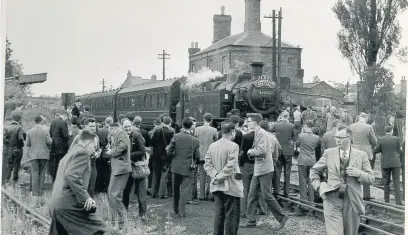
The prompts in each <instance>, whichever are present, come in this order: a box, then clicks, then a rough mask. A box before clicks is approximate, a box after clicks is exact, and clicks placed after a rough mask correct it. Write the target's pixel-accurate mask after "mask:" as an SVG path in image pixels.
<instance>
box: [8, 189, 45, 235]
mask: <svg viewBox="0 0 408 235" xmlns="http://www.w3.org/2000/svg"><path fill="white" fill-rule="evenodd" d="M1 194H2V195H3V197H5V198H8V199H9V201H11V202H12V203H13V204H14V205H16V206H17V207H19V208H21V210H23V211H24V212H25V213H23V214H24V215H25V216H26V217H27V218H29V219H31V220H33V221H34V222H35V223H36V224H38V225H39V226H42V227H44V228H49V227H50V226H51V221H50V220H49V219H47V218H45V217H44V216H42V215H41V214H39V213H37V212H35V211H34V210H33V209H31V208H29V207H28V206H27V205H25V204H24V203H23V202H22V201H20V200H18V199H17V198H16V197H14V196H13V195H11V194H10V193H9V192H7V191H6V190H5V189H4V188H2V189H1Z"/></svg>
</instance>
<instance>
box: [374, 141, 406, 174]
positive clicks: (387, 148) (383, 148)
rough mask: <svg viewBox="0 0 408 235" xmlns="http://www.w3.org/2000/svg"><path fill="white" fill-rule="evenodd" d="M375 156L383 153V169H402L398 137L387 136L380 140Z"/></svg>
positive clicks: (375, 149)
mask: <svg viewBox="0 0 408 235" xmlns="http://www.w3.org/2000/svg"><path fill="white" fill-rule="evenodd" d="M373 152H374V154H377V153H381V156H382V158H381V168H382V169H384V168H395V167H401V159H400V156H401V145H400V139H399V138H398V137H397V136H392V135H385V136H382V137H380V138H379V139H378V142H377V145H376V146H375V148H374V151H373Z"/></svg>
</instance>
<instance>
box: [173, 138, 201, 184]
mask: <svg viewBox="0 0 408 235" xmlns="http://www.w3.org/2000/svg"><path fill="white" fill-rule="evenodd" d="M199 145H200V144H199V142H198V139H197V138H195V137H194V136H192V135H191V134H190V132H186V131H181V132H180V133H178V134H176V135H174V137H173V138H172V139H171V141H170V144H169V145H168V146H167V148H166V149H167V154H168V157H169V160H171V172H172V173H176V174H180V175H184V176H191V175H192V173H193V171H192V169H191V164H192V163H193V162H198V161H199V160H200V151H199Z"/></svg>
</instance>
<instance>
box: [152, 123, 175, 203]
mask: <svg viewBox="0 0 408 235" xmlns="http://www.w3.org/2000/svg"><path fill="white" fill-rule="evenodd" d="M171 122H172V120H171V118H170V117H169V116H165V117H163V125H162V126H161V127H159V128H157V129H156V130H154V132H153V135H152V139H151V144H152V147H153V156H152V158H153V160H152V161H153V179H152V195H153V197H157V196H159V197H160V198H161V199H165V198H167V179H168V174H169V171H170V161H169V158H168V157H167V153H166V147H167V145H169V143H170V140H171V138H173V135H174V130H173V129H171V127H170V125H171Z"/></svg>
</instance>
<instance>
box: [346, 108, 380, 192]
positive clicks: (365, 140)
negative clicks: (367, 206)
mask: <svg viewBox="0 0 408 235" xmlns="http://www.w3.org/2000/svg"><path fill="white" fill-rule="evenodd" d="M367 119H368V115H367V114H366V113H360V115H359V117H358V122H356V123H353V124H351V125H350V129H351V131H352V132H353V137H352V140H353V142H352V143H353V147H354V148H356V149H358V150H361V151H364V152H365V153H366V154H367V156H368V160H370V164H371V169H374V164H375V158H374V155H373V150H372V149H373V148H374V147H375V145H376V144H377V137H376V136H375V133H374V128H373V126H372V125H369V124H367ZM363 198H364V199H367V200H370V199H372V198H371V196H370V186H369V185H368V184H363Z"/></svg>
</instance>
